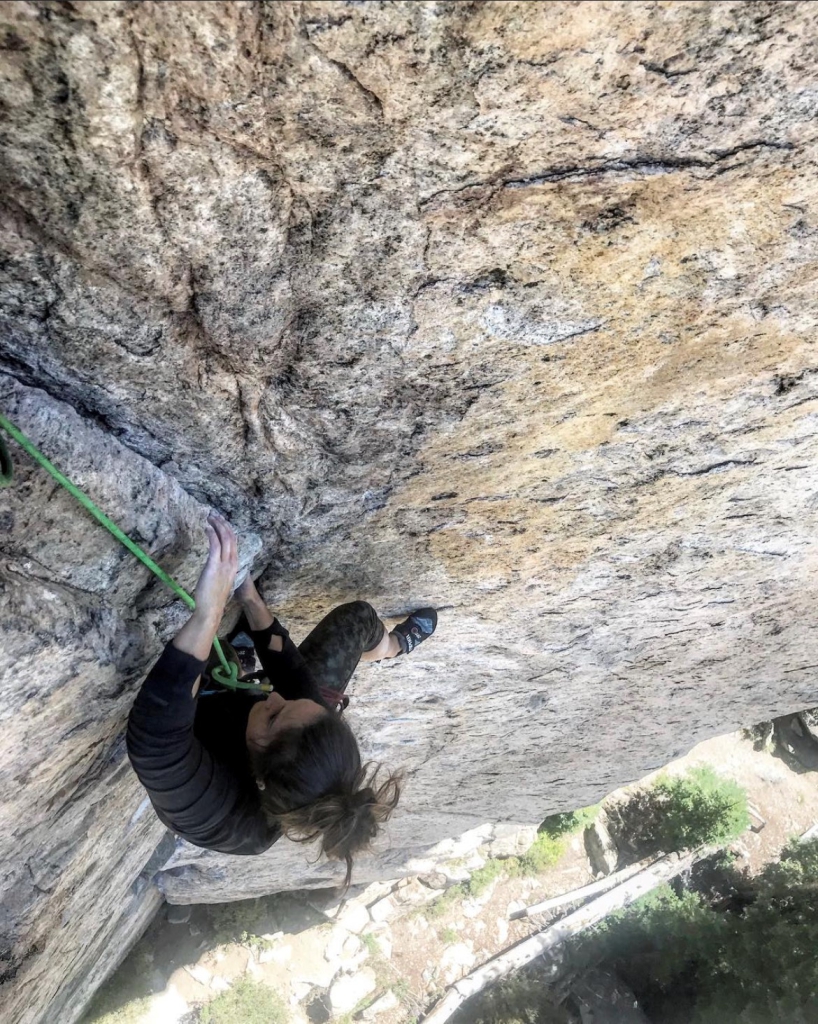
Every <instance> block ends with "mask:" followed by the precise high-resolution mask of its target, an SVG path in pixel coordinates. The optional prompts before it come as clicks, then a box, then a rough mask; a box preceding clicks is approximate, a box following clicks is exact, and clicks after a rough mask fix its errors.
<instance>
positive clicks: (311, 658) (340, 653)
mask: <svg viewBox="0 0 818 1024" xmlns="http://www.w3.org/2000/svg"><path fill="white" fill-rule="evenodd" d="M383 634H384V625H383V623H382V622H381V620H380V619H379V618H378V613H377V612H376V611H375V609H374V608H373V607H372V605H371V604H367V602H366V601H350V603H349V604H340V605H338V607H337V608H333V609H332V611H331V612H330V613H329V615H325V616H324V618H323V619H321V621H320V622H319V623H318V625H317V626H316V627H315V629H314V630H313V631H312V632H311V633H310V635H309V636H308V637H307V638H306V639H305V640H302V641H301V643H300V644H299V645H298V650H299V653H300V654H301V657H302V658H303V659H304V661H306V663H307V665H308V667H309V669H310V671H311V672H312V674H313V676H315V679H316V680H317V682H318V684H319V685H320V686H328V687H329V688H330V689H332V690H338V691H340V692H343V691H344V689H345V687H346V685H347V683H348V682H349V680H350V679H351V678H352V673H353V672H354V671H355V667H356V666H357V664H358V662H359V661H360V660H361V655H362V654H363V653H364V652H366V651H373V650H374V649H375V648H376V647H377V646H378V644H379V643H380V642H381V640H382V639H383Z"/></svg>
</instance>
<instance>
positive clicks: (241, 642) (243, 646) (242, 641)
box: [230, 632, 256, 675]
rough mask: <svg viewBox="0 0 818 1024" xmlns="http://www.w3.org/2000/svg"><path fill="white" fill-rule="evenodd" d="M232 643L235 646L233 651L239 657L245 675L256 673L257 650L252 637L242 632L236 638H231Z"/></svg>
mask: <svg viewBox="0 0 818 1024" xmlns="http://www.w3.org/2000/svg"><path fill="white" fill-rule="evenodd" d="M230 642H231V643H232V645H233V650H234V651H235V652H236V654H238V656H239V662H240V663H241V671H242V673H243V675H249V674H250V673H251V672H255V671H256V648H255V647H254V645H253V641H252V640H251V639H250V637H249V636H248V635H247V634H246V633H245V632H241V633H238V634H237V635H236V636H234V637H231V639H230Z"/></svg>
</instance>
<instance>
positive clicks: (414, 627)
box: [391, 608, 437, 654]
mask: <svg viewBox="0 0 818 1024" xmlns="http://www.w3.org/2000/svg"><path fill="white" fill-rule="evenodd" d="M436 626H437V612H436V611H435V610H434V608H418V610H417V611H416V612H412V614H411V615H410V616H409V618H408V619H406V620H405V621H404V622H401V623H399V624H398V625H397V626H395V628H394V629H393V630H392V634H391V635H392V636H396V637H397V638H398V643H399V644H400V653H401V654H409V652H410V651H414V649H415V648H416V647H417V645H418V644H422V643H423V641H424V640H425V639H426V638H427V637H430V636H431V635H432V633H434V631H435V628H436Z"/></svg>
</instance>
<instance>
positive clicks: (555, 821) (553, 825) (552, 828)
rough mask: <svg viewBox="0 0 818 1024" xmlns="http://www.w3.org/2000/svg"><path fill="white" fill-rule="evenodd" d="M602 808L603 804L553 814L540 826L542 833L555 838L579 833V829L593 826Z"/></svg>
mask: <svg viewBox="0 0 818 1024" xmlns="http://www.w3.org/2000/svg"><path fill="white" fill-rule="evenodd" d="M601 806H602V805H601V804H591V806H590V807H580V808H579V810H576V811H564V812H563V813H562V814H552V815H550V817H548V818H546V819H545V821H544V822H543V823H542V825H540V832H545V833H546V834H547V835H549V836H553V837H554V838H556V837H557V836H565V835H570V834H571V833H573V832H578V831H579V829H581V828H587V827H588V826H589V825H591V824H593V822H594V821H595V820H596V817H597V815H598V814H599V810H600V807H601Z"/></svg>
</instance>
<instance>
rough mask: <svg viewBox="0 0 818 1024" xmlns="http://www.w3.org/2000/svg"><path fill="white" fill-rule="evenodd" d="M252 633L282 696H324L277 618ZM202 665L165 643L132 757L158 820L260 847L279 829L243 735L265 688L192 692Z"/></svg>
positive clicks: (136, 715) (130, 738) (186, 834)
mask: <svg viewBox="0 0 818 1024" xmlns="http://www.w3.org/2000/svg"><path fill="white" fill-rule="evenodd" d="M273 633H275V634H277V635H278V636H281V637H283V639H284V650H283V651H281V652H275V651H270V650H269V640H270V636H271V635H272V634H273ZM251 635H252V637H253V640H254V642H255V645H256V651H257V653H258V655H259V657H260V659H261V663H262V666H263V668H264V670H265V672H266V673H267V676H268V678H269V679H270V682H271V683H272V684H273V686H274V688H275V690H276V691H277V692H279V693H280V694H281V695H282V697H284V698H285V699H287V700H294V699H296V698H299V697H307V698H309V699H311V700H315V701H317V702H318V703H320V704H324V703H325V701H324V700H323V698H322V696H321V694H320V691H319V689H318V686H317V685H316V683H315V681H314V679H313V677H312V675H311V674H310V672H309V669H308V668H307V666H306V664H305V662H304V659H303V658H302V657H301V655H300V653H299V651H298V648H297V647H296V646H295V645H294V644H293V642H292V640H290V638H289V635H288V633H287V631H286V630H285V629H284V628H283V627H282V626H281V625H280V624H279V623H278V621H276V622H275V623H274V624H273V626H271V627H270V628H269V629H267V630H264V631H261V632H257V633H252V634H251ZM204 666H205V662H203V661H199V660H198V659H197V658H194V657H193V656H192V655H190V654H185V653H184V652H183V651H180V650H178V649H177V648H176V647H174V646H173V643H170V644H168V645H167V647H166V648H165V650H164V651H163V652H162V655H161V656H160V658H159V660H158V661H157V663H156V664H155V665H154V667H153V668H152V669H151V671H150V672H149V673H148V675H147V677H146V679H145V681H144V682H143V684H142V687H141V689H140V690H139V693H138V694H137V697H136V700H135V701H134V705H133V707H132V708H131V713H130V715H129V717H128V731H127V736H126V739H127V744H128V756H129V757H130V760H131V764H132V765H133V769H134V771H135V772H136V774H137V776H138V778H139V781H140V782H141V783H142V785H143V786H144V787H145V789H146V790H147V791H148V796H149V797H150V800H151V803H152V804H153V807H154V810H155V811H156V814H157V815H158V817H159V819H160V821H162V822H164V824H165V825H167V826H168V828H170V829H172V830H173V831H174V832H176V833H177V834H178V835H180V836H181V837H182V838H183V839H186V840H187V841H188V842H189V843H193V844H194V845H195V846H203V847H205V848H207V849H209V850H219V851H220V852H222V853H234V854H256V853H262V852H263V851H264V850H267V849H269V847H270V846H272V845H273V843H274V842H275V841H276V840H277V839H278V838H279V836H280V835H281V833H280V830H279V829H278V827H277V826H270V825H269V824H268V823H267V821H266V819H265V817H264V814H263V812H262V810H261V803H260V800H259V790H258V787H257V786H256V783H255V780H254V778H253V775H252V772H251V770H250V762H249V757H248V753H247V745H246V742H245V730H246V728H247V716H248V715H249V713H250V709H251V708H252V706H253V704H255V703H256V701H258V700H263V699H264V695H258V696H257V695H254V694H248V693H247V691H241V690H238V691H224V692H218V693H214V694H209V695H206V696H201V695H197V696H196V697H192V696H191V690H192V689H193V684H194V683H195V681H196V679H197V677H198V676H199V675H200V674H201V672H202V670H203V669H204Z"/></svg>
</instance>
